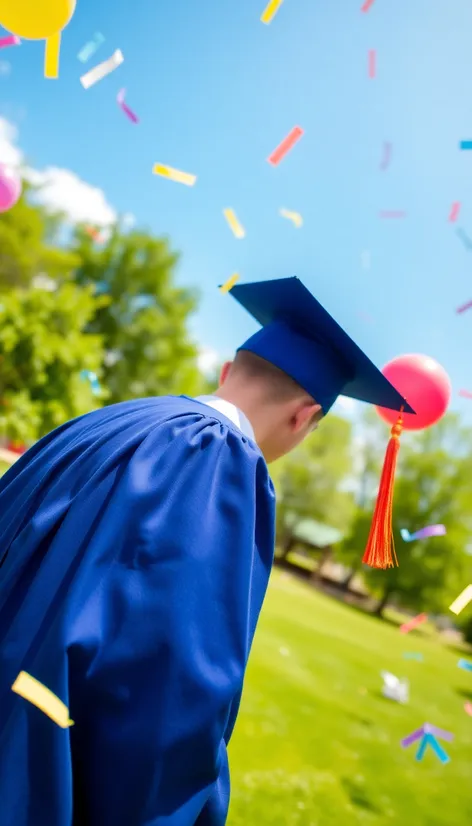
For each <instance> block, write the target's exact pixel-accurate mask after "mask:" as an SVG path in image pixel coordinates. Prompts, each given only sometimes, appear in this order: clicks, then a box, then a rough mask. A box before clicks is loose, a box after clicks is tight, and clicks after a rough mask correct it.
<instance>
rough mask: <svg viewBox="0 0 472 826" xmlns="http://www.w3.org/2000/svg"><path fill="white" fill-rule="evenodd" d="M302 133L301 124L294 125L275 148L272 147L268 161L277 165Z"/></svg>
mask: <svg viewBox="0 0 472 826" xmlns="http://www.w3.org/2000/svg"><path fill="white" fill-rule="evenodd" d="M302 135H303V129H302V128H301V126H294V127H293V129H292V131H291V132H290V133H289V134H288V135H287V137H286V138H284V139H283V141H282V143H280V144H279V145H278V147H277V149H274V151H273V152H272V155H269V157H268V158H267V161H268V163H270V164H272V166H277V164H279V163H280V161H281V160H282V158H285V155H286V154H287V153H288V152H290V150H291V149H293V147H294V146H295V144H296V143H298V141H299V140H300V138H301V137H302Z"/></svg>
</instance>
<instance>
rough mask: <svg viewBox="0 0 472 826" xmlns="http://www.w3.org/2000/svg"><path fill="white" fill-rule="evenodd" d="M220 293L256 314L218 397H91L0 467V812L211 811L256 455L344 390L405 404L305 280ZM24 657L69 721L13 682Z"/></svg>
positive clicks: (259, 561)
mask: <svg viewBox="0 0 472 826" xmlns="http://www.w3.org/2000/svg"><path fill="white" fill-rule="evenodd" d="M231 295H232V296H233V297H234V298H235V299H236V300H237V301H238V302H239V304H241V305H242V306H243V307H244V308H245V309H246V310H247V311H248V312H249V313H250V314H251V315H252V316H253V317H254V318H255V320H256V321H257V322H259V324H260V325H261V329H259V330H258V331H257V332H256V333H255V334H254V335H253V336H252V337H251V338H250V339H249V340H248V341H246V343H245V344H243V345H242V346H241V347H240V348H239V350H238V351H237V354H236V356H235V359H234V361H233V362H232V363H228V364H225V365H224V367H223V370H222V374H221V384H220V387H219V388H218V390H216V392H215V395H214V396H204V397H200V398H196V399H191V398H188V397H187V396H180V397H169V396H168V397H162V398H147V399H138V400H133V401H129V402H124V403H120V404H115V405H111V406H109V407H105V408H104V409H101V410H96V411H93V412H92V413H89V414H87V415H85V416H82V417H80V418H78V419H75V420H73V421H71V422H68V423H67V424H65V425H63V426H61V427H59V428H57V429H56V430H55V431H53V432H52V433H50V434H49V435H48V436H45V437H44V438H43V439H41V440H40V441H39V442H38V443H37V444H35V445H34V446H33V447H32V448H31V449H30V450H28V451H27V452H26V453H25V454H24V455H23V456H22V457H21V458H20V459H19V460H18V461H17V462H16V464H15V465H13V467H12V468H11V469H10V470H9V471H8V472H7V473H6V474H5V475H4V476H3V478H2V479H1V481H0V824H1V826H194V825H195V824H197V825H198V826H223V824H224V823H225V822H226V818H227V812H228V804H229V771H228V759H227V752H226V750H227V745H228V741H229V739H230V737H231V733H232V731H233V727H234V724H235V720H236V716H237V713H238V707H239V702H240V698H241V692H242V687H243V679H244V672H245V669H246V665H247V661H248V656H249V651H250V648H251V644H252V640H253V636H254V631H255V628H256V624H257V620H258V617H259V612H260V610H261V606H262V602H263V599H264V595H265V592H266V587H267V583H268V579H269V575H270V570H271V565H272V558H273V551H274V523H275V519H274V508H275V501H274V491H273V487H272V483H271V480H270V477H269V471H268V468H267V465H268V464H269V463H270V462H272V461H274V460H275V459H277V458H278V457H280V456H283V455H284V454H286V453H288V452H289V451H290V450H292V448H294V447H295V446H296V445H297V444H299V443H300V442H301V441H302V440H303V439H304V438H305V437H307V436H310V434H311V433H312V432H313V430H315V429H316V427H317V426H318V423H319V422H320V421H321V420H322V418H323V417H324V416H326V415H327V413H328V412H329V410H330V408H331V406H332V405H333V403H334V401H335V400H336V398H337V396H338V395H339V394H344V395H347V396H350V397H352V398H354V399H362V400H364V401H366V402H370V403H372V404H378V405H382V406H384V407H389V408H392V409H395V410H400V409H401V408H402V407H403V408H404V409H405V410H406V411H407V412H408V411H411V408H410V407H409V406H408V404H407V402H406V401H405V399H403V398H402V397H401V396H400V395H399V394H398V393H397V391H396V390H395V389H394V388H393V387H392V385H390V383H389V382H388V381H387V380H386V379H385V378H384V376H383V375H382V374H381V372H380V371H379V370H378V369H377V368H376V367H375V366H374V364H372V362H371V361H369V359H368V358H367V356H365V355H364V353H363V352H362V351H361V350H360V349H359V348H358V347H357V345H356V344H355V343H354V342H353V341H352V340H351V339H350V338H349V336H348V335H347V334H346V333H345V332H344V331H343V330H342V329H341V327H340V326H339V325H338V324H337V323H336V321H335V320H334V319H333V318H332V317H331V316H330V315H329V314H328V313H327V312H326V310H325V309H324V308H323V307H322V306H321V305H320V304H319V302H318V301H317V300H316V299H315V298H314V297H313V296H312V295H311V293H310V292H309V291H308V290H307V289H306V288H305V287H304V286H303V284H302V283H301V282H300V281H299V280H298V279H297V278H284V279H280V280H275V281H262V282H258V283H253V284H241V285H236V286H235V287H233V289H232V291H231ZM317 438H323V437H322V433H320V435H319V437H317ZM22 672H26V674H27V675H30V676H31V677H32V678H34V679H35V680H37V681H39V683H40V684H42V685H43V686H46V688H47V689H49V690H50V691H51V692H53V694H54V695H56V697H58V698H59V700H60V701H62V703H63V704H65V706H66V707H67V708H66V711H67V710H68V720H66V722H65V723H64V722H62V724H61V723H60V722H59V723H58V722H55V721H54V719H52V718H51V717H50V716H49V714H48V713H46V712H45V711H43V710H41V708H39V707H38V706H37V705H36V704H35V703H34V702H32V701H29V700H28V699H25V697H24V696H21V692H20V693H17V691H16V690H12V686H13V685H14V684H15V685H16V681H17V678H18V675H20V674H21V673H22ZM66 716H67V715H66ZM72 721H73V724H72Z"/></svg>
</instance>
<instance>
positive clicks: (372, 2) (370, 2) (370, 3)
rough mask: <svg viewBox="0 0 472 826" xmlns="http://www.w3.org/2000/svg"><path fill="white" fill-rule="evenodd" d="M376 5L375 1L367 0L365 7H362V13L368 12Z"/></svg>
mask: <svg viewBox="0 0 472 826" xmlns="http://www.w3.org/2000/svg"><path fill="white" fill-rule="evenodd" d="M373 5H374V0H365V3H364V5H363V6H361V11H363V12H368V11H369V9H370V7H371V6H373Z"/></svg>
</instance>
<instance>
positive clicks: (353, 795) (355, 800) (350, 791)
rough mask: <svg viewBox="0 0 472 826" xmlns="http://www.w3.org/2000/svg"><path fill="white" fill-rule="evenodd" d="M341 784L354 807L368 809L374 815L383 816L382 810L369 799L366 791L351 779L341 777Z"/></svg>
mask: <svg viewBox="0 0 472 826" xmlns="http://www.w3.org/2000/svg"><path fill="white" fill-rule="evenodd" d="M341 784H342V786H343V789H344V791H345V792H346V794H347V795H348V797H349V799H350V801H351V803H352V805H353V806H357V807H358V808H359V809H367V810H368V811H369V812H373V814H381V811H380V809H379V808H378V807H377V806H376V805H375V803H372V801H371V800H370V799H369V798H368V797H367V794H366V790H365V789H364V788H362V786H358V785H357V784H356V783H354V781H353V780H352V779H351V778H350V777H341Z"/></svg>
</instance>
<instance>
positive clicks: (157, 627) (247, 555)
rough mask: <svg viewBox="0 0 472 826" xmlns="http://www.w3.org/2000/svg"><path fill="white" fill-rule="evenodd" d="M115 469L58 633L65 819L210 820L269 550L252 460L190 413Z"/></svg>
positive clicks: (190, 824)
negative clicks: (66, 754) (63, 660)
mask: <svg viewBox="0 0 472 826" xmlns="http://www.w3.org/2000/svg"><path fill="white" fill-rule="evenodd" d="M177 431H178V432H177ZM115 481H116V487H115V489H114V490H113V493H112V494H109V495H108V496H107V498H106V500H105V499H104V502H103V514H102V517H103V518H101V521H100V524H101V526H102V527H101V529H99V528H97V531H96V532H95V534H94V537H93V540H92V544H94V545H95V546H96V552H95V553H90V551H91V549H90V548H89V552H88V557H90V559H92V558H93V559H94V563H93V567H92V568H90V567H86V568H85V572H84V573H83V575H81V576H80V577H79V582H80V586H78V587H76V588H75V591H74V598H73V600H72V604H73V605H75V608H74V610H72V615H73V617H74V619H73V622H71V624H70V626H69V628H68V633H67V638H68V647H67V655H68V665H69V694H70V699H69V707H70V713H71V716H72V718H73V719H74V721H75V725H74V726H73V727H72V728H71V729H70V737H71V749H72V768H73V777H74V789H73V798H74V826H83V825H84V824H87V826H103V824H105V823H106V824H109V826H197V825H198V826H223V824H224V823H225V822H226V817H227V809H228V802H229V771H228V761H227V754H226V745H227V740H228V738H229V736H230V733H231V731H232V727H233V725H234V718H235V716H236V713H237V707H238V703H239V697H240V693H241V690H242V684H243V677H244V671H245V667H246V663H247V658H248V655H249V650H250V646H251V643H252V638H253V635H254V630H255V626H256V622H257V619H258V615H259V611H260V608H261V605H262V601H263V598H264V595H265V590H266V587H267V582H268V577H269V573H270V567H271V563H272V554H273V541H274V496H273V488H272V483H271V481H270V478H269V476H268V472H267V467H266V465H265V462H264V460H263V459H262V456H261V454H260V452H259V451H258V449H257V448H256V446H255V445H254V444H252V443H251V442H250V441H248V440H247V439H246V438H245V437H244V436H243V435H242V434H241V433H240V432H239V431H236V430H232V429H230V428H229V427H226V426H225V425H224V424H222V423H221V422H218V421H214V420H212V419H211V418H207V417H205V418H203V419H202V420H200V421H198V422H195V421H193V422H192V423H190V424H189V425H188V426H186V425H185V423H180V424H179V426H178V428H177V427H176V428H175V433H172V438H169V434H168V433H167V435H165V436H163V433H162V429H159V428H158V429H157V430H156V433H151V435H149V436H148V437H147V438H146V439H145V440H144V441H143V442H142V444H141V445H140V447H139V448H138V449H137V450H136V451H135V452H134V454H133V456H132V457H131V458H130V459H129V461H128V462H127V464H126V467H125V469H124V470H123V471H122V472H121V473H118V474H117V476H116V480H115ZM104 514H106V519H105V518H104ZM105 547H106V548H107V550H106V552H103V553H102V554H101V553H100V548H105ZM110 547H113V548H114V553H113V554H111V555H110ZM77 606H80V609H79V610H77Z"/></svg>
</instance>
